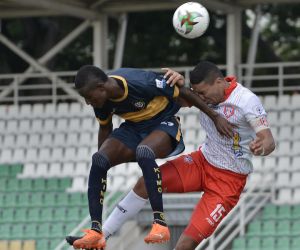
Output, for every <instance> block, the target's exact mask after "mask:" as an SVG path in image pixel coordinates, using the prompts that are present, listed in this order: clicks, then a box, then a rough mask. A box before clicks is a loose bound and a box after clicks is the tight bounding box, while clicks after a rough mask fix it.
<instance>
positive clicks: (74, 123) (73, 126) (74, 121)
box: [68, 118, 81, 132]
mask: <svg viewBox="0 0 300 250" xmlns="http://www.w3.org/2000/svg"><path fill="white" fill-rule="evenodd" d="M68 130H69V131H70V132H81V121H80V119H79V118H71V119H70V120H69V127H68Z"/></svg>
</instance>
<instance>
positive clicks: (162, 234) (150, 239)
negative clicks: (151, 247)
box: [144, 223, 170, 244]
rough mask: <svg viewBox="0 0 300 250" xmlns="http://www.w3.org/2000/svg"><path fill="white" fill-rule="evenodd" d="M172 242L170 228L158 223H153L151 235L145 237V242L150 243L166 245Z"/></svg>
mask: <svg viewBox="0 0 300 250" xmlns="http://www.w3.org/2000/svg"><path fill="white" fill-rule="evenodd" d="M169 240H170V231H169V228H168V227H165V226H162V225H160V224H158V223H153V225H152V229H151V231H150V233H149V234H148V235H147V236H146V237H145V239H144V241H145V242H146V243H147V244H149V243H165V242H167V241H169Z"/></svg>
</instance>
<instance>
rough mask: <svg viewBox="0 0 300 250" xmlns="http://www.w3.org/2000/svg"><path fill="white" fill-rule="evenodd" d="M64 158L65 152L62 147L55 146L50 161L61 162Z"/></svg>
mask: <svg viewBox="0 0 300 250" xmlns="http://www.w3.org/2000/svg"><path fill="white" fill-rule="evenodd" d="M63 158H64V152H63V149H62V148H53V149H52V154H51V158H50V161H51V162H61V161H62V160H63Z"/></svg>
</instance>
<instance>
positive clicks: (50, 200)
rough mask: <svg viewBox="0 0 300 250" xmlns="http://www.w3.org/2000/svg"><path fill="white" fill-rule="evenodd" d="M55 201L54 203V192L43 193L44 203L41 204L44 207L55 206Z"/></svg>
mask: <svg viewBox="0 0 300 250" xmlns="http://www.w3.org/2000/svg"><path fill="white" fill-rule="evenodd" d="M55 203H56V193H52V192H51V193H45V194H44V203H43V205H44V206H45V207H49V206H51V207H53V206H55Z"/></svg>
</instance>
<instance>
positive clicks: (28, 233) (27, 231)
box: [24, 223, 37, 239]
mask: <svg viewBox="0 0 300 250" xmlns="http://www.w3.org/2000/svg"><path fill="white" fill-rule="evenodd" d="M36 227H37V226H36V224H35V223H30V224H26V226H25V228H24V238H26V239H35V238H36Z"/></svg>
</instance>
